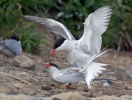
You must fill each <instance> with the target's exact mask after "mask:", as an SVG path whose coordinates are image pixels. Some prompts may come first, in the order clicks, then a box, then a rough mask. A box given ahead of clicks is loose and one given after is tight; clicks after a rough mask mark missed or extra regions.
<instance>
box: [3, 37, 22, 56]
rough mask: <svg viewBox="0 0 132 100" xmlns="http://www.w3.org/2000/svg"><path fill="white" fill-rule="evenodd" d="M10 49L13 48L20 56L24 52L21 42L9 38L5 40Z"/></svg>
mask: <svg viewBox="0 0 132 100" xmlns="http://www.w3.org/2000/svg"><path fill="white" fill-rule="evenodd" d="M4 43H5V45H6V46H7V47H8V49H10V50H12V51H13V52H14V53H15V54H16V55H18V56H20V55H21V54H22V48H21V44H20V43H19V42H17V41H15V40H12V39H9V40H5V41H4Z"/></svg>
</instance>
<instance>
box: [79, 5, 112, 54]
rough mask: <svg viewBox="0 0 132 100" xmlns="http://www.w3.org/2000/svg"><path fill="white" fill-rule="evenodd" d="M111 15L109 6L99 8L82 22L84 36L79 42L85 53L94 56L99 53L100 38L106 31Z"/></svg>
mask: <svg viewBox="0 0 132 100" xmlns="http://www.w3.org/2000/svg"><path fill="white" fill-rule="evenodd" d="M111 14H112V9H111V8H110V7H109V6H105V7H101V8H99V9H97V10H96V11H95V12H93V13H91V14H90V15H89V16H88V17H87V18H86V19H85V22H84V34H83V36H82V37H81V38H80V40H79V42H80V45H81V48H83V49H84V51H86V50H87V53H89V54H91V55H95V54H97V53H99V52H100V49H101V44H102V37H101V35H102V34H103V33H104V32H105V31H106V29H107V27H108V24H109V20H110V17H111Z"/></svg>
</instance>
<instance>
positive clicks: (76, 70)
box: [73, 67, 83, 72]
mask: <svg viewBox="0 0 132 100" xmlns="http://www.w3.org/2000/svg"><path fill="white" fill-rule="evenodd" d="M80 69H83V67H81V68H80ZM80 69H74V70H73V71H75V72H78V71H79V70H80Z"/></svg>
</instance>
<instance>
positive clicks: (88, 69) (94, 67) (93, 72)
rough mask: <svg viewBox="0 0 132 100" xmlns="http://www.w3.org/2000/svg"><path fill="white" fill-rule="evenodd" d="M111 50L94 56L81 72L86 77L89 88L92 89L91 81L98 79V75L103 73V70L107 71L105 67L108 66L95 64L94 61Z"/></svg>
mask: <svg viewBox="0 0 132 100" xmlns="http://www.w3.org/2000/svg"><path fill="white" fill-rule="evenodd" d="M109 50H110V49H109ZM109 50H106V51H103V52H101V53H99V54H97V55H94V56H92V57H91V58H90V59H89V60H88V62H87V64H86V65H85V66H83V69H81V70H80V71H81V72H83V73H84V75H85V80H86V82H87V85H88V88H91V87H90V82H91V80H92V79H94V78H95V77H97V76H98V73H101V72H102V70H105V68H103V66H107V64H102V63H95V62H93V60H95V59H96V58H98V57H100V56H102V55H103V54H104V53H106V52H107V51H109Z"/></svg>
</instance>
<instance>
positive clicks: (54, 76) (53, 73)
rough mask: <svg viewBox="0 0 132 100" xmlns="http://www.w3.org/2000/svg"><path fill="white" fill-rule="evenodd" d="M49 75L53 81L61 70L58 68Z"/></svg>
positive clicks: (50, 71)
mask: <svg viewBox="0 0 132 100" xmlns="http://www.w3.org/2000/svg"><path fill="white" fill-rule="evenodd" d="M49 74H50V76H51V77H52V78H53V79H56V77H57V76H58V75H59V70H58V69H57V68H55V69H51V70H49Z"/></svg>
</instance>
